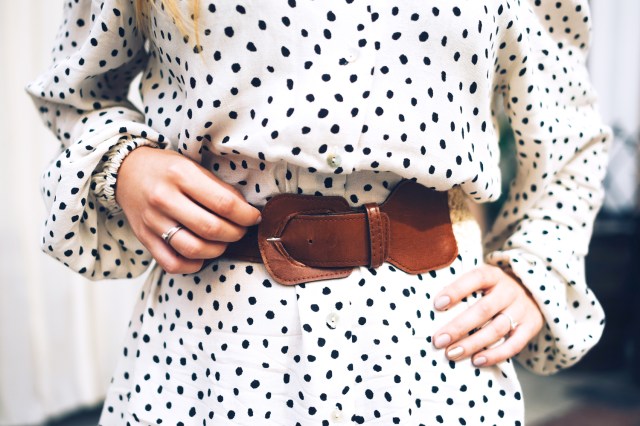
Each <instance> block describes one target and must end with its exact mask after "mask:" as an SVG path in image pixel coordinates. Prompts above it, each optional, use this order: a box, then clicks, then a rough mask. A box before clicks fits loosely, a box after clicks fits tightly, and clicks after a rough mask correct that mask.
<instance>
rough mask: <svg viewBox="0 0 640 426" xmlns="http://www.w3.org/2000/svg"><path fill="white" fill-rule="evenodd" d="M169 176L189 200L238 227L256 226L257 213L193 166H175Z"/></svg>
mask: <svg viewBox="0 0 640 426" xmlns="http://www.w3.org/2000/svg"><path fill="white" fill-rule="evenodd" d="M171 167H172V168H171V170H169V173H170V174H171V175H173V180H174V182H176V183H177V185H178V186H179V188H180V189H181V190H182V191H183V192H184V193H185V194H186V195H187V196H189V198H191V199H192V200H194V201H196V202H198V203H199V204H201V205H202V206H204V207H205V208H206V209H208V210H210V211H212V212H214V213H216V214H217V215H220V216H222V217H224V218H226V219H228V220H229V221H231V222H234V223H236V224H238V225H241V226H251V225H255V224H256V223H258V222H259V219H260V211H259V210H258V209H256V208H255V207H253V206H252V205H251V204H249V203H247V202H246V201H245V199H244V198H243V197H242V196H241V195H240V194H239V192H238V191H237V190H235V188H233V187H232V186H231V185H229V184H227V183H225V182H222V181H221V180H220V179H218V178H217V177H216V176H215V175H214V174H213V173H211V172H209V171H208V170H206V169H205V168H203V167H201V166H199V165H197V164H196V163H183V162H181V163H176V164H175V165H172V166H171Z"/></svg>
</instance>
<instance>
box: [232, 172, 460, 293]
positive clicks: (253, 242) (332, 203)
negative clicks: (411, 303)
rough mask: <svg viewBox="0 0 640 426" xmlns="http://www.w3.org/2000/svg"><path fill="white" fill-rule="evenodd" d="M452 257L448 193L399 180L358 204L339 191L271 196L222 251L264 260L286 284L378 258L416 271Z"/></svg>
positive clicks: (341, 273) (372, 264) (341, 272)
mask: <svg viewBox="0 0 640 426" xmlns="http://www.w3.org/2000/svg"><path fill="white" fill-rule="evenodd" d="M457 255H458V246H457V244H456V239H455V237H454V235H453V229H452V225H451V219H450V216H449V205H448V198H447V193H446V192H437V191H434V190H431V189H428V188H426V187H424V186H422V185H420V184H418V183H416V182H415V181H413V180H403V181H401V182H400V183H398V184H397V185H396V187H395V188H394V189H393V191H392V192H391V194H390V195H389V197H388V198H387V199H386V200H385V201H384V202H383V203H382V204H377V203H367V204H365V205H363V206H361V207H360V208H357V209H354V208H351V207H350V206H349V203H348V202H347V200H345V199H344V198H342V197H339V196H314V195H299V194H278V195H276V196H274V197H273V198H271V199H270V200H269V201H268V202H267V203H266V205H265V206H264V208H263V209H262V222H261V223H260V224H259V225H257V226H253V227H250V228H249V230H248V231H247V233H246V234H245V236H244V237H243V238H242V239H241V240H240V241H237V242H235V243H231V244H229V246H228V247H227V250H226V251H225V253H224V255H223V257H224V258H231V259H238V260H246V261H251V262H263V263H264V265H265V267H266V268H267V270H268V271H269V274H270V275H271V276H272V277H273V279H274V280H275V281H277V282H279V283H280V284H287V285H293V284H300V283H304V282H309V281H318V280H325V279H331V278H343V277H346V276H348V275H349V274H350V273H351V271H352V270H353V268H354V267H356V266H368V267H369V268H377V267H379V266H380V265H381V264H382V263H383V262H389V263H391V264H392V265H394V266H396V267H398V268H399V269H401V270H403V271H405V272H407V273H410V274H419V273H424V272H427V271H430V270H435V269H439V268H442V267H444V266H447V265H449V264H451V263H452V262H453V261H454V260H455V258H456V256H457Z"/></svg>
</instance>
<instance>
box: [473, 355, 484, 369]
mask: <svg viewBox="0 0 640 426" xmlns="http://www.w3.org/2000/svg"><path fill="white" fill-rule="evenodd" d="M486 363H487V359H486V358H485V357H483V356H479V357H478V358H476V359H474V360H473V365H475V366H476V367H480V366H481V365H485V364H486Z"/></svg>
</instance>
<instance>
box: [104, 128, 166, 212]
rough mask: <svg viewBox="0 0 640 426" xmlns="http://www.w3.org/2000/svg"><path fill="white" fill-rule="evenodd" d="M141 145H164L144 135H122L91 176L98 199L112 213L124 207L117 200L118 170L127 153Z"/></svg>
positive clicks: (154, 146) (120, 210)
mask: <svg viewBox="0 0 640 426" xmlns="http://www.w3.org/2000/svg"><path fill="white" fill-rule="evenodd" d="M141 146H150V147H153V148H161V147H162V146H161V145H160V144H159V143H158V142H154V141H151V140H149V139H145V138H142V137H134V136H130V135H125V136H121V137H120V138H119V139H118V142H117V143H116V144H115V145H113V146H112V147H111V149H109V151H108V152H107V153H106V154H105V155H104V157H103V161H102V166H99V167H98V168H97V169H96V172H95V173H94V174H93V176H92V178H91V188H92V190H93V192H94V194H95V196H96V199H97V200H98V202H99V203H100V204H101V205H102V206H103V207H104V208H106V209H107V210H108V211H109V213H111V214H112V215H116V214H119V213H121V212H122V208H121V207H120V205H119V204H118V203H117V202H116V183H117V179H118V170H119V169H120V166H121V165H122V162H123V161H124V159H125V158H126V157H127V155H129V154H130V153H131V152H132V151H133V150H134V149H136V148H139V147H141Z"/></svg>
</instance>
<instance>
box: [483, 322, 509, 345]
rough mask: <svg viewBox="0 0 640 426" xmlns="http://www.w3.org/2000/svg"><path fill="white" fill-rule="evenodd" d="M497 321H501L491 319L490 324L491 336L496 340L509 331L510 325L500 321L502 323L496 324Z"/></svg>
mask: <svg viewBox="0 0 640 426" xmlns="http://www.w3.org/2000/svg"><path fill="white" fill-rule="evenodd" d="M496 322H500V321H495V320H494V321H491V323H490V324H489V326H488V327H489V334H490V337H491V338H492V339H493V340H494V341H497V340H498V339H501V338H502V337H504V336H505V335H506V334H507V333H508V332H509V326H506V327H505V325H504V323H501V322H500V324H496Z"/></svg>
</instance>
